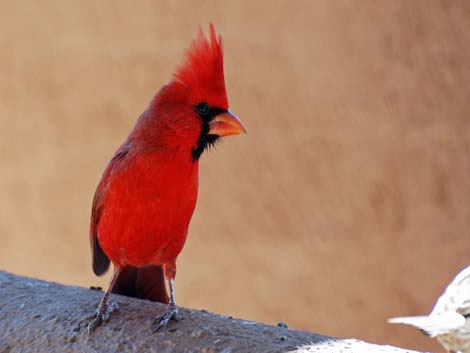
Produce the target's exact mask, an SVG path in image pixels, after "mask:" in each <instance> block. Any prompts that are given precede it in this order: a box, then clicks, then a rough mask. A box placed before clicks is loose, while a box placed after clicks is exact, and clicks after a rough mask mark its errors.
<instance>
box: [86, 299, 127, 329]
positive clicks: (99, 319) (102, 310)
mask: <svg viewBox="0 0 470 353" xmlns="http://www.w3.org/2000/svg"><path fill="white" fill-rule="evenodd" d="M118 310H119V305H118V304H117V303H111V304H109V305H106V306H101V305H100V306H99V307H98V309H97V310H96V312H95V313H94V314H93V315H89V316H86V317H84V318H83V319H81V320H80V322H79V323H78V325H77V331H80V328H81V326H82V324H83V323H84V322H86V321H90V323H89V324H88V333H89V334H91V333H93V331H95V330H96V329H97V328H98V327H99V326H101V324H102V323H106V322H108V321H109V316H110V315H111V314H112V313H113V312H114V311H118Z"/></svg>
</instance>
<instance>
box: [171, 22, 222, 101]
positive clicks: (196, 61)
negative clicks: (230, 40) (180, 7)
mask: <svg viewBox="0 0 470 353" xmlns="http://www.w3.org/2000/svg"><path fill="white" fill-rule="evenodd" d="M174 82H175V83H179V84H181V85H183V86H184V87H186V88H187V89H188V90H189V97H188V99H189V101H190V102H191V103H193V104H197V103H199V102H203V101H205V102H207V103H209V104H210V105H213V106H216V107H219V108H221V109H228V101H227V93H226V92H225V79H224V50H223V46H222V37H221V36H220V35H219V36H218V37H217V35H216V34H215V29H214V25H213V24H212V23H211V24H210V32H209V40H207V39H206V37H205V36H204V33H203V32H202V29H199V33H198V35H197V37H196V39H195V40H194V41H193V43H192V45H191V47H190V48H189V49H188V51H187V53H186V61H185V62H184V64H183V65H181V66H180V67H179V68H178V70H177V71H176V72H175V74H174Z"/></svg>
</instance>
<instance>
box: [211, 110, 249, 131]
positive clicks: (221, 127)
mask: <svg viewBox="0 0 470 353" xmlns="http://www.w3.org/2000/svg"><path fill="white" fill-rule="evenodd" d="M209 127H210V129H209V134H210V135H218V136H228V135H238V134H242V133H245V134H246V129H245V126H244V125H243V123H242V122H241V120H240V119H238V118H237V116H236V115H235V114H233V113H232V112H231V111H230V110H229V111H227V112H226V113H222V114H218V115H216V116H215V118H214V120H212V121H211V122H210V123H209Z"/></svg>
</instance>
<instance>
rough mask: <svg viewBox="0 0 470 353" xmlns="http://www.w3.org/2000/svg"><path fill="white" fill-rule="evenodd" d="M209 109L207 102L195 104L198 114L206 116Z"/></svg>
mask: <svg viewBox="0 0 470 353" xmlns="http://www.w3.org/2000/svg"><path fill="white" fill-rule="evenodd" d="M209 111H210V107H209V104H207V103H206V102H202V103H199V104H198V105H197V106H196V112H197V113H198V114H199V115H200V116H206V115H207V114H209Z"/></svg>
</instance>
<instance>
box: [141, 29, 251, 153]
mask: <svg viewBox="0 0 470 353" xmlns="http://www.w3.org/2000/svg"><path fill="white" fill-rule="evenodd" d="M147 113H148V114H145V118H148V119H145V120H151V121H153V122H157V127H156V130H157V131H156V133H157V135H158V136H155V138H154V143H157V144H158V143H162V141H164V143H165V145H166V147H170V145H171V146H173V147H178V148H180V147H189V148H190V151H189V152H190V153H191V155H192V158H193V160H197V159H199V157H200V155H201V154H202V152H203V151H204V150H205V149H206V148H207V147H208V146H210V145H212V144H213V143H215V142H216V140H217V139H218V138H219V137H220V136H226V135H235V134H240V133H242V132H245V128H244V126H243V124H242V123H241V121H240V120H239V119H238V118H237V117H236V116H235V115H233V114H232V113H231V112H230V111H229V110H228V101H227V93H226V91H225V80H224V61H223V48H222V38H221V37H220V36H218V37H217V35H216V33H215V29H214V26H213V25H212V24H211V25H210V33H209V39H207V38H206V37H205V36H204V34H203V32H202V30H200V31H199V34H198V36H197V37H196V39H195V40H194V42H193V43H192V45H191V47H190V48H189V50H188V51H187V54H186V60H185V62H184V63H183V65H181V66H180V67H179V68H178V69H177V71H176V72H175V74H174V75H173V80H172V81H171V82H170V84H169V85H167V86H165V87H164V88H163V89H162V90H161V91H160V92H159V93H158V94H157V95H156V96H155V98H154V100H153V101H152V103H151V105H150V109H149V110H148V111H147ZM145 130H147V131H148V130H149V127H145ZM152 130H153V129H152ZM157 140H158V141H157Z"/></svg>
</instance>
